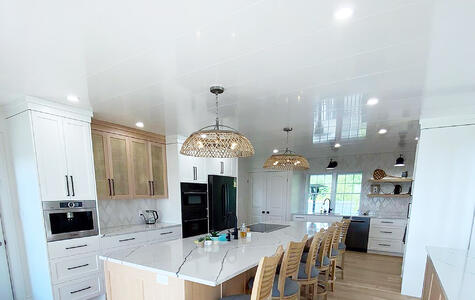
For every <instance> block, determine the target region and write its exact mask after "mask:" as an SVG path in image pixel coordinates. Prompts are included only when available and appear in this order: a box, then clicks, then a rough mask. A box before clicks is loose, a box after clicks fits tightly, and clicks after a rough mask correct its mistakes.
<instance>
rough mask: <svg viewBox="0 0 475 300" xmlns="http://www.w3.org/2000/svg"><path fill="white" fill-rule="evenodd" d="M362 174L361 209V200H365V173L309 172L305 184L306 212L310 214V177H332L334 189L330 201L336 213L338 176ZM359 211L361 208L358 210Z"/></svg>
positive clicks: (360, 171)
mask: <svg viewBox="0 0 475 300" xmlns="http://www.w3.org/2000/svg"><path fill="white" fill-rule="evenodd" d="M358 173H360V174H361V190H360V207H361V200H363V195H362V193H363V180H364V179H363V171H362V170H359V171H345V172H338V171H327V172H307V176H306V183H305V200H304V201H305V212H306V213H308V198H309V196H310V176H312V175H330V174H331V175H332V188H331V192H330V200H331V205H330V208H331V209H332V212H335V206H336V194H337V193H336V190H337V184H338V175H347V174H358ZM358 209H359V208H358ZM313 213H317V214H318V213H319V211H316V212H313Z"/></svg>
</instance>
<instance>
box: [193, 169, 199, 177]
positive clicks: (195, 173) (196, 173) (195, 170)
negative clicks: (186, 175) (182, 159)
mask: <svg viewBox="0 0 475 300" xmlns="http://www.w3.org/2000/svg"><path fill="white" fill-rule="evenodd" d="M197 179H198V170H197V168H196V167H195V166H193V180H197Z"/></svg>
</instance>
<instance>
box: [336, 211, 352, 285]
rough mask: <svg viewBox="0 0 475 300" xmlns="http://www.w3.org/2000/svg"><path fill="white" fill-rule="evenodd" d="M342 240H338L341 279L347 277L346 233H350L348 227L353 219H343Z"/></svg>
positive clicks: (338, 266)
mask: <svg viewBox="0 0 475 300" xmlns="http://www.w3.org/2000/svg"><path fill="white" fill-rule="evenodd" d="M342 223H343V224H342V226H341V233H340V240H339V242H338V256H339V257H340V265H337V266H336V267H337V269H338V270H340V271H341V279H344V277H345V252H346V244H345V242H346V235H347V234H348V228H349V227H350V223H351V220H350V219H344V220H343V221H342Z"/></svg>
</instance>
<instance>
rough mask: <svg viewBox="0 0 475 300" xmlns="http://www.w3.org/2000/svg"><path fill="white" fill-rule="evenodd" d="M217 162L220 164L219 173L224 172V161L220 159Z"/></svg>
mask: <svg viewBox="0 0 475 300" xmlns="http://www.w3.org/2000/svg"><path fill="white" fill-rule="evenodd" d="M219 163H220V165H221V172H220V173H221V174H224V162H223V161H220V162H219Z"/></svg>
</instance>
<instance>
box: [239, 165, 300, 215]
mask: <svg viewBox="0 0 475 300" xmlns="http://www.w3.org/2000/svg"><path fill="white" fill-rule="evenodd" d="M269 173H285V174H286V177H287V190H286V194H287V195H286V200H285V201H284V203H283V209H282V210H283V213H282V216H283V218H284V222H285V221H291V214H290V200H291V199H290V198H291V195H292V194H291V193H292V174H293V172H292V171H267V170H253V171H249V172H248V174H249V181H250V182H249V190H250V194H249V198H250V200H251V203H250V206H249V208H248V215H249V220H252V217H253V209H252V174H269ZM265 183H266V188H267V175H266V180H265ZM266 205H267V192H266Z"/></svg>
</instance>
